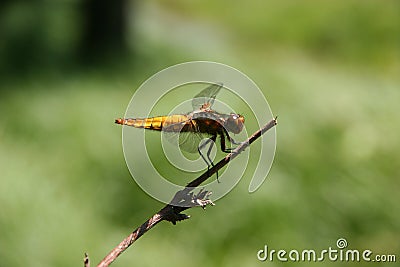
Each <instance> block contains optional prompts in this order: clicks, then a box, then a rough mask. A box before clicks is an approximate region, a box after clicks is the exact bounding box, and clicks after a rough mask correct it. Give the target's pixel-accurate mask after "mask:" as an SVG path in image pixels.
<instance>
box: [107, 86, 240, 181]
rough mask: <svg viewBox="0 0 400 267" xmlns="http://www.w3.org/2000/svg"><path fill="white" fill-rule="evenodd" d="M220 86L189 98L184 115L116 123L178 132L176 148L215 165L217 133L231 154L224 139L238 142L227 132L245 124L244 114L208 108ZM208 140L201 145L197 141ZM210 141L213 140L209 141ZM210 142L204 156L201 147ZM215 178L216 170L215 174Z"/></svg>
mask: <svg viewBox="0 0 400 267" xmlns="http://www.w3.org/2000/svg"><path fill="white" fill-rule="evenodd" d="M222 87H223V85H222V84H221V83H216V84H212V85H210V86H208V87H207V88H205V89H204V90H202V91H201V92H200V93H199V94H197V95H196V96H195V97H194V98H193V99H192V107H193V111H192V112H190V113H187V114H176V115H168V116H157V117H152V118H141V119H140V118H119V119H116V120H115V123H117V124H122V125H127V126H132V127H135V128H144V129H149V130H154V131H163V132H165V133H171V134H173V133H175V134H179V147H180V148H181V149H183V150H185V151H187V152H190V153H195V152H198V153H199V154H200V156H201V157H202V158H203V160H204V161H205V163H206V164H207V166H208V169H209V168H210V166H214V163H213V161H212V160H211V159H210V154H211V151H212V147H213V143H212V142H215V141H216V139H217V137H218V136H219V137H220V139H221V150H222V151H223V152H225V153H230V152H231V151H232V148H228V147H226V143H225V142H226V140H225V138H227V139H228V140H229V142H231V144H235V145H238V144H240V143H239V142H236V141H235V140H234V139H233V138H232V137H231V136H230V135H229V132H231V133H234V134H238V133H240V132H241V131H242V129H243V126H244V117H243V116H241V115H240V114H236V113H230V114H223V113H219V112H217V111H214V110H212V109H211V107H212V105H213V104H214V100H215V97H216V95H217V94H218V92H219V91H220V90H221V88H222ZM204 137H207V138H208V139H207V140H206V141H205V142H203V143H202V144H201V145H199V144H200V141H201V140H203V139H204ZM211 141H212V142H211ZM207 145H209V147H208V150H207V154H206V157H205V156H204V155H203V153H202V152H201V150H202V149H203V148H204V147H206V146H207ZM217 179H218V173H217Z"/></svg>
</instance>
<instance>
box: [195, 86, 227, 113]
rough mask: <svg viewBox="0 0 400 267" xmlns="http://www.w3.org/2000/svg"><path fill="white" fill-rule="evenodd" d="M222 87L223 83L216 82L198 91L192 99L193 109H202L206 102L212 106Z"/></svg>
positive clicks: (208, 105)
mask: <svg viewBox="0 0 400 267" xmlns="http://www.w3.org/2000/svg"><path fill="white" fill-rule="evenodd" d="M222 87H223V84H222V83H214V84H212V85H210V86H208V87H207V88H205V89H204V90H203V91H201V92H200V93H198V94H197V95H196V96H195V97H194V98H193V100H192V107H193V110H199V109H201V108H202V107H204V106H205V105H204V104H206V106H207V107H208V108H210V107H211V106H212V105H213V104H214V100H215V97H216V96H217V94H218V92H219V91H220V90H221V88H222Z"/></svg>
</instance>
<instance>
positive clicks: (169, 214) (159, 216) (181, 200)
mask: <svg viewBox="0 0 400 267" xmlns="http://www.w3.org/2000/svg"><path fill="white" fill-rule="evenodd" d="M276 119H277V118H276V117H275V118H274V119H272V120H271V121H270V122H268V123H267V124H266V125H265V126H264V127H262V128H261V129H260V130H258V131H257V132H255V133H254V134H253V135H252V136H250V137H249V138H248V139H247V140H246V141H245V142H243V143H241V144H240V145H239V146H238V147H236V148H235V149H234V150H233V151H232V152H231V153H229V154H228V155H226V156H225V158H223V159H222V160H220V161H219V162H218V163H217V164H215V165H214V166H213V167H212V168H210V169H209V170H208V171H207V172H205V173H203V174H202V175H200V176H199V177H198V178H196V179H195V180H193V181H191V182H190V183H189V184H188V185H187V186H186V187H185V188H184V189H183V190H181V191H179V192H177V193H176V194H175V196H174V198H173V199H172V201H171V202H170V203H169V204H167V205H166V206H165V207H164V208H162V209H161V210H160V211H159V212H157V213H156V214H154V215H153V216H152V217H151V218H150V219H148V220H147V221H146V222H145V223H143V224H142V225H141V226H140V227H139V228H137V229H136V230H135V231H133V232H132V233H131V234H130V235H129V236H128V237H126V238H125V239H124V240H122V242H121V243H119V244H118V245H117V246H116V247H115V248H114V249H113V250H111V252H110V253H108V254H107V256H105V257H104V259H103V260H102V261H101V262H100V263H99V264H98V265H97V266H98V267H99V266H101V267H105V266H109V265H110V264H111V263H112V262H113V261H114V260H115V259H116V258H117V257H118V256H119V255H120V254H121V253H122V252H124V251H125V250H126V249H127V248H128V247H129V246H130V245H132V244H133V243H134V242H135V241H136V240H138V239H139V237H141V236H142V235H144V234H145V233H146V232H147V231H148V230H150V229H151V228H153V227H154V226H155V225H156V224H158V223H159V222H161V221H164V220H165V221H169V222H171V223H173V224H176V222H177V221H181V220H185V219H188V218H189V216H188V215H185V214H182V213H181V212H182V211H184V210H187V209H189V208H192V207H196V206H200V207H203V208H204V207H205V206H206V205H207V204H209V205H213V203H212V202H211V200H209V199H208V196H209V195H210V192H208V191H204V190H200V192H199V193H198V194H197V195H195V194H193V193H191V191H192V190H193V189H195V188H196V187H198V186H199V185H200V184H202V183H203V182H205V181H206V180H207V179H208V178H210V177H211V176H212V175H213V174H214V173H216V172H217V171H218V170H220V169H221V168H222V167H224V166H225V165H226V164H228V162H229V161H231V160H232V159H234V158H235V157H236V156H238V155H239V154H240V153H241V152H242V151H243V150H245V149H246V148H247V147H248V146H249V145H250V144H251V143H253V142H254V141H255V140H257V139H258V138H259V137H260V136H261V135H262V134H264V133H265V132H266V131H268V130H269V129H271V128H272V127H274V126H275V125H276V124H277V121H276ZM178 204H179V205H178ZM86 260H87V263H88V264H89V258H88V257H85V264H86ZM85 266H86V265H85Z"/></svg>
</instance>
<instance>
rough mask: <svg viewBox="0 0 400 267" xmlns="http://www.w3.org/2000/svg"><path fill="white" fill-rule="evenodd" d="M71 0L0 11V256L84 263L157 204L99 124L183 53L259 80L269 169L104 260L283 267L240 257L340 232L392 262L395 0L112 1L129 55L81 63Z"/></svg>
mask: <svg viewBox="0 0 400 267" xmlns="http://www.w3.org/2000/svg"><path fill="white" fill-rule="evenodd" d="M79 3H80V1H78V0H75V1H29V2H28V1H15V2H13V3H11V2H9V3H8V4H7V5H4V4H3V5H2V6H1V7H0V23H1V24H0V26H1V28H0V29H1V36H2V38H1V41H0V58H1V61H0V69H1V71H2V77H1V81H0V86H1V88H0V114H1V115H0V116H1V124H0V169H1V181H2V185H1V186H0V203H1V209H0V257H1V259H2V265H4V266H23V265H28V266H72V265H79V264H82V258H83V253H84V252H85V251H87V252H89V255H90V257H91V259H92V265H94V264H95V263H97V262H98V261H100V259H102V257H103V256H104V255H105V254H106V253H107V252H108V251H109V250H110V249H111V248H112V247H113V246H114V245H116V244H117V243H118V242H120V240H122V238H123V237H125V236H126V235H128V234H129V232H130V231H131V230H133V228H134V227H136V226H139V225H140V224H141V223H142V222H143V221H144V220H146V219H147V217H149V216H150V215H152V214H153V213H154V212H156V211H157V210H158V209H159V208H161V207H162V204H161V203H158V202H157V201H155V200H153V199H151V198H150V197H148V196H147V195H146V194H145V193H144V192H142V191H141V190H140V189H139V188H138V186H137V185H136V184H135V183H134V182H133V180H132V179H131V177H130V175H129V172H128V170H127V168H126V165H125V162H124V158H123V154H122V149H121V129H120V127H118V126H116V125H114V123H113V121H114V119H115V118H117V117H120V116H121V115H122V114H124V111H125V108H126V105H127V104H128V102H129V99H130V97H131V96H132V94H133V92H134V90H135V89H136V88H138V87H139V86H140V84H141V83H142V82H143V81H145V80H146V79H147V78H148V77H150V76H151V75H152V74H154V73H155V72H157V71H159V70H161V69H162V68H164V67H167V66H170V65H173V64H176V63H179V62H183V61H189V60H213V61H219V62H222V63H226V64H230V65H232V66H233V67H236V68H238V69H239V70H241V71H243V72H245V73H246V74H247V75H249V77H251V78H252V79H253V80H254V81H255V82H256V83H257V84H258V85H259V86H260V88H261V89H262V90H263V91H264V93H265V95H266V97H267V99H268V101H269V103H270V105H271V108H272V110H273V112H274V113H275V114H277V115H279V124H278V126H277V134H278V145H277V152H276V157H275V162H274V165H273V167H272V169H271V173H270V175H269V177H268V180H267V181H266V182H265V184H264V185H263V186H262V187H261V188H260V189H259V190H258V191H257V192H256V193H254V194H251V195H249V194H248V193H246V192H247V186H248V185H247V183H248V182H249V181H250V178H251V177H250V174H247V175H246V176H245V177H244V178H243V180H242V181H241V183H240V184H239V185H238V186H237V187H236V188H235V189H234V190H233V191H232V192H231V193H230V194H228V195H227V196H226V197H224V198H223V199H221V200H220V201H218V202H217V206H215V207H212V208H208V209H207V210H206V211H203V210H201V209H192V210H190V211H188V213H189V214H190V215H192V218H191V219H190V220H187V221H185V222H182V223H179V224H178V225H177V226H172V225H169V224H167V223H162V224H160V225H158V226H157V227H156V228H155V229H153V230H152V231H151V232H149V233H148V234H146V235H145V236H144V237H142V238H141V239H140V240H139V241H138V242H137V243H136V244H134V245H133V246H132V247H131V248H130V249H128V251H126V252H125V253H124V254H123V255H122V256H121V257H120V258H119V259H118V260H117V261H116V262H115V264H114V265H115V266H127V265H128V266H130V265H134V264H137V265H143V266H154V265H161V264H162V265H164V266H187V265H189V264H190V265H191V266H231V265H232V266H258V265H262V264H264V265H265V264H268V265H270V266H281V265H291V264H293V263H280V262H278V261H274V262H265V263H260V262H258V260H257V258H256V253H257V251H258V250H259V249H262V248H263V246H264V245H265V244H267V245H268V246H269V247H270V248H272V249H276V250H278V249H285V250H290V249H298V250H301V249H311V248H313V249H316V250H322V249H327V248H328V247H329V246H331V247H335V243H336V240H337V239H338V238H340V237H344V238H346V239H347V241H348V242H349V248H351V249H359V250H363V249H370V250H372V251H373V252H374V253H381V254H385V253H386V254H397V257H398V256H399V252H400V245H399V242H398V240H399V238H400V227H399V226H400V215H399V214H398V212H396V210H397V208H398V203H399V197H398V191H399V190H400V184H399V179H398V177H399V176H400V172H399V169H398V166H397V165H398V162H400V154H399V153H398V151H399V150H400V144H399V142H398V133H399V130H400V126H399V125H400V121H399V116H398V115H399V111H400V110H399V107H398V102H399V99H400V91H399V90H398V89H399V86H400V80H399V76H398V74H399V73H400V60H399V59H400V57H399V53H400V48H399V38H400V37H399V36H400V26H399V25H400V23H399V19H400V18H399V12H400V8H399V2H398V1H390V0H387V1H384V2H382V1H372V0H371V1H356V0H351V1H330V2H328V1H312V0H307V1H301V2H299V1H296V2H294V1H249V2H246V4H243V3H242V4H239V3H234V2H230V3H228V2H216V1H147V2H145V1H138V2H137V3H136V4H135V5H134V9H133V5H132V6H131V7H130V9H127V10H126V14H127V23H128V28H127V31H128V33H127V34H128V37H129V38H128V40H127V42H128V44H129V46H130V47H131V51H127V52H126V53H127V54H126V55H125V56H123V57H120V55H119V56H118V57H117V58H116V59H115V60H114V61H106V62H103V64H98V65H94V66H93V65H91V66H87V65H81V63H80V61H79V59H77V58H76V57H75V56H74V55H76V54H75V52H76V49H78V43H79V38H80V29H81V20H82V19H83V18H82V17H80V16H79V15H78V14H79V12H78V8H79ZM236 160H240V157H238V158H237V159H236ZM232 164H234V162H232ZM158 167H159V168H161V169H162V166H158ZM149 179H151V177H149ZM356 264H357V263H351V262H349V263H346V265H348V266H353V265H356ZM296 265H297V266H308V265H309V264H308V263H301V262H300V263H296ZM315 265H318V266H330V265H331V266H333V265H341V263H340V262H336V263H335V262H323V263H315ZM374 265H377V266H393V263H392V264H386V265H385V264H383V263H382V264H379V263H376V264H374Z"/></svg>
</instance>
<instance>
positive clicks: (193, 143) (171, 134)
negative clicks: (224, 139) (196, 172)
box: [162, 122, 209, 153]
mask: <svg viewBox="0 0 400 267" xmlns="http://www.w3.org/2000/svg"><path fill="white" fill-rule="evenodd" d="M185 123H186V122H181V123H178V124H176V125H174V124H172V125H171V126H168V127H167V128H165V129H163V131H162V134H163V135H164V137H165V139H167V140H168V142H170V143H171V144H172V145H175V146H179V148H180V149H181V150H183V151H186V152H189V153H197V152H198V147H199V145H200V142H201V140H203V139H204V138H209V134H207V133H200V132H199V131H198V130H197V129H195V128H193V129H190V130H189V131H188V132H186V131H185V132H180V131H170V130H169V129H174V128H173V127H175V129H182V128H183V127H184V125H185ZM170 127H172V128H170Z"/></svg>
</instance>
